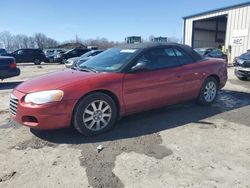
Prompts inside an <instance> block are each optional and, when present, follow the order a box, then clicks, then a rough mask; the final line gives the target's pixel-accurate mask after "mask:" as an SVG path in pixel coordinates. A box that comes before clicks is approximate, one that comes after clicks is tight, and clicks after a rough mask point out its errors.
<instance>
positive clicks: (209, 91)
mask: <svg viewBox="0 0 250 188" xmlns="http://www.w3.org/2000/svg"><path fill="white" fill-rule="evenodd" d="M218 85H219V83H218V81H217V80H216V79H215V78H214V77H208V78H207V79H206V80H205V81H204V83H203V85H202V88H201V91H200V94H199V98H198V102H199V103H200V104H201V105H204V106H205V105H210V104H212V103H213V102H214V101H215V99H216V96H217V93H218V88H219V86H218Z"/></svg>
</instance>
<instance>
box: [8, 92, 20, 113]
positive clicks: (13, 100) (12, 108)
mask: <svg viewBox="0 0 250 188" xmlns="http://www.w3.org/2000/svg"><path fill="white" fill-rule="evenodd" d="M17 106H18V98H16V97H15V96H14V95H12V94H11V95H10V106H9V111H10V114H12V115H13V116H15V115H16V112H17Z"/></svg>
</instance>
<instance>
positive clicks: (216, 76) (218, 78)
mask: <svg viewBox="0 0 250 188" xmlns="http://www.w3.org/2000/svg"><path fill="white" fill-rule="evenodd" d="M210 77H212V78H215V79H216V81H217V82H218V87H219V86H220V77H219V76H218V75H216V74H210V75H209V76H207V77H206V79H208V78H210ZM206 79H205V80H206Z"/></svg>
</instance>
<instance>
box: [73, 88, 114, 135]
mask: <svg viewBox="0 0 250 188" xmlns="http://www.w3.org/2000/svg"><path fill="white" fill-rule="evenodd" d="M116 119H117V106H116V104H115V102H114V100H113V99H112V98H111V97H110V96H109V95H106V94H104V93H101V92H97V93H93V94H90V95H88V96H86V97H84V98H83V99H82V100H81V101H80V102H79V103H78V105H77V106H76V108H75V110H74V114H73V125H74V127H75V128H76V130H77V131H78V132H80V133H81V134H83V135H85V136H91V135H96V134H101V133H103V132H106V131H107V130H109V129H111V128H112V127H113V126H114V124H115V122H116Z"/></svg>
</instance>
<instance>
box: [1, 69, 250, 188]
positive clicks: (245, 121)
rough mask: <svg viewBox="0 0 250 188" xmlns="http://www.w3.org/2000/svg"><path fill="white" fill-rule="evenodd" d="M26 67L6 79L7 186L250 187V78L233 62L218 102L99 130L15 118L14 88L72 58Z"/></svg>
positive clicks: (161, 111) (3, 131) (3, 170)
mask: <svg viewBox="0 0 250 188" xmlns="http://www.w3.org/2000/svg"><path fill="white" fill-rule="evenodd" d="M20 68H21V71H22V74H21V76H19V77H15V78H11V79H7V80H4V81H3V82H2V83H0V101H1V103H0V140H1V142H0V148H1V150H0V169H1V170H0V187H4V188H5V187H98V188H99V187H118V188H119V187H225V188H228V187H250V180H249V177H250V158H249V155H250V137H249V135H250V127H249V126H250V105H249V104H250V82H249V81H247V82H244V81H239V80H237V79H236V78H235V76H234V75H233V68H229V80H228V82H227V85H226V87H225V88H223V90H222V91H220V93H219V96H218V99H217V101H216V103H214V104H213V105H212V106H210V107H202V106H199V105H197V104H196V103H195V102H186V103H183V104H178V105H174V106H171V107H165V108H161V109H157V110H153V111H148V112H143V113H140V114H136V115H132V116H129V117H126V118H123V119H122V120H121V121H119V122H118V123H117V126H116V127H115V129H114V130H112V131H110V132H108V133H106V134H103V135H99V136H95V137H83V136H81V135H80V134H78V133H77V132H76V131H75V130H73V129H62V130H53V131H36V130H30V129H28V128H26V127H22V126H18V125H16V124H15V123H13V122H11V121H10V119H9V116H8V100H9V94H10V92H11V90H12V89H13V88H14V87H15V86H16V85H18V84H19V83H21V82H22V81H25V80H27V79H30V78H32V77H34V76H37V75H41V74H45V73H49V72H53V71H56V70H62V69H64V66H63V65H57V64H43V65H41V66H34V65H29V64H22V65H20ZM99 145H102V146H103V150H102V151H100V152H97V151H96V148H97V146H99Z"/></svg>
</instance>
